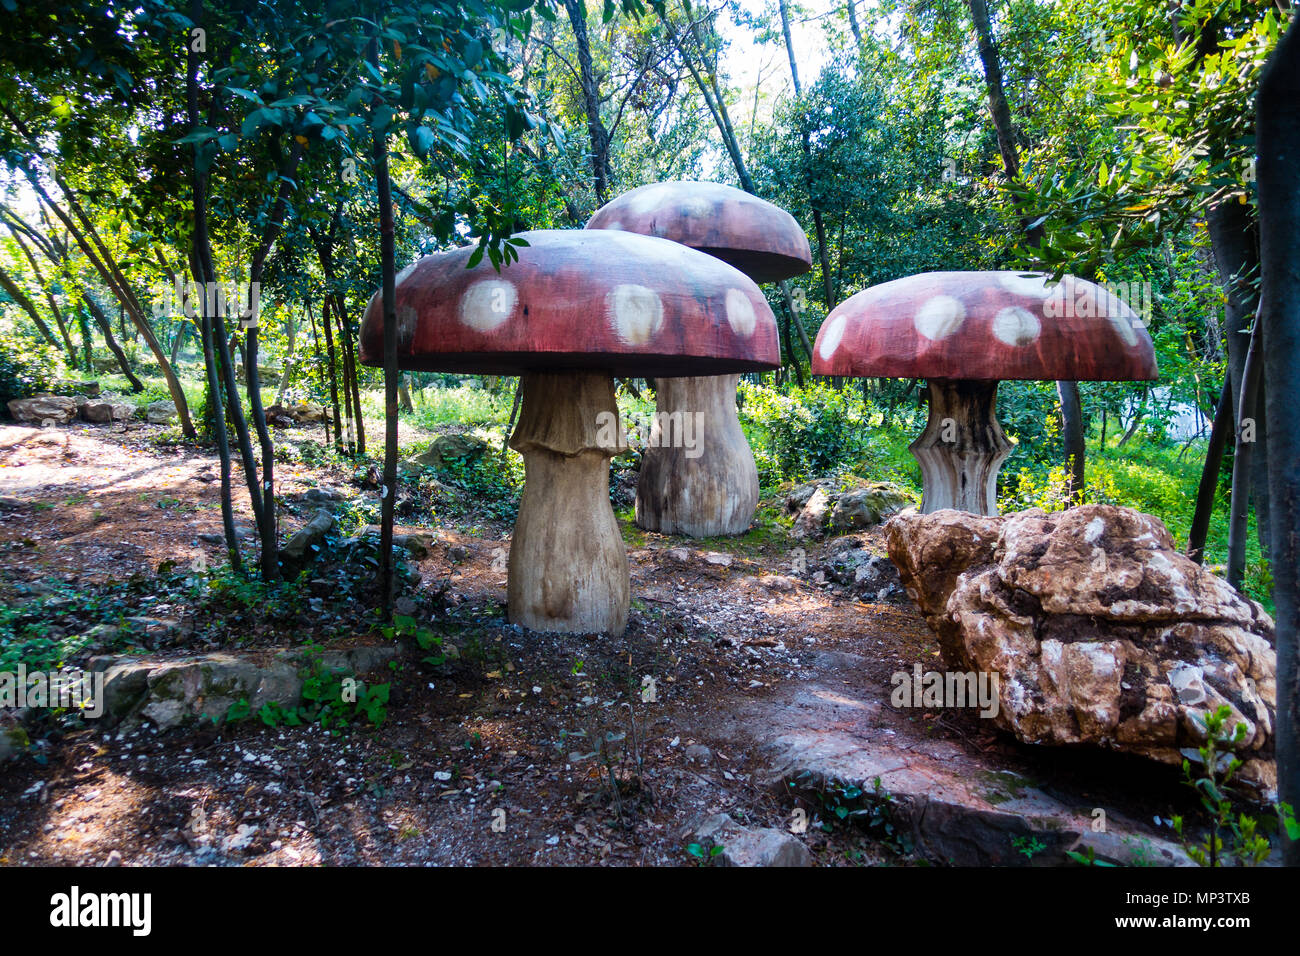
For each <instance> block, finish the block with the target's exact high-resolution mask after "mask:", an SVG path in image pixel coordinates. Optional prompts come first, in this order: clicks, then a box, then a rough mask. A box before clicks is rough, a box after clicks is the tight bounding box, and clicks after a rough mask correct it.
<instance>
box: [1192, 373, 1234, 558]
mask: <svg viewBox="0 0 1300 956" xmlns="http://www.w3.org/2000/svg"><path fill="white" fill-rule="evenodd" d="M1232 407H1233V401H1232V380H1231V379H1229V378H1228V377H1227V376H1226V375H1225V376H1224V378H1223V392H1222V393H1221V394H1220V395H1219V405H1218V408H1216V409H1215V412H1214V424H1213V425H1212V426H1211V427H1210V440H1209V443H1208V445H1207V446H1206V449H1205V465H1204V467H1203V468H1202V469H1201V483H1200V485H1199V486H1198V487H1197V489H1196V510H1195V511H1194V512H1193V514H1192V527H1191V530H1190V531H1188V533H1187V556H1188V557H1189V558H1191V559H1192V560H1193V561H1195V562H1196V563H1197V564H1201V563H1202V562H1204V560H1205V539H1206V537H1207V536H1208V535H1209V533H1210V517H1211V515H1213V514H1214V499H1215V498H1217V497H1218V494H1219V475H1220V472H1222V471H1223V449H1224V446H1226V445H1227V443H1228V435H1230V434H1231V433H1232Z"/></svg>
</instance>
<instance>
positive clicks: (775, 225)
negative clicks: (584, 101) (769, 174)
mask: <svg viewBox="0 0 1300 956" xmlns="http://www.w3.org/2000/svg"><path fill="white" fill-rule="evenodd" d="M587 228H588V229H621V230H623V231H624V232H637V233H640V234H641V235H643V236H659V237H661V238H663V239H671V240H672V241H673V242H680V243H681V244H682V245H684V246H690V247H691V248H692V249H699V250H700V251H701V252H707V253H708V254H709V255H711V256H715V257H716V258H718V259H721V260H722V261H723V262H729V263H731V264H732V265H733V266H735V267H736V268H737V269H739V270H740V271H741V272H743V273H745V275H747V276H749V277H750V278H751V279H753V280H754V281H755V282H775V281H776V280H778V279H789V278H790V277H791V276H797V275H802V274H803V273H805V272H807V271H808V270H809V269H810V268H812V251H811V250H810V249H809V248H808V237H807V236H806V235H804V231H803V230H802V229H800V228H799V224H798V223H797V222H795V220H794V217H793V216H791V215H790V214H789V213H788V212H786V211H785V210H784V209H781V208H780V207H778V206H774V205H772V204H771V203H770V202H767V201H766V200H763V199H759V198H758V197H757V196H751V195H750V194H749V193H747V192H742V191H741V190H739V189H736V188H734V187H732V186H724V185H722V184H721V183H698V182H688V181H679V182H667V183H655V184H653V185H650V186H641V187H639V188H637V189H633V190H630V191H629V192H625V193H624V194H623V195H621V196H619V197H618V198H617V199H614V200H611V201H610V202H608V203H606V204H605V205H604V206H601V207H600V208H599V209H597V210H596V214H595V215H594V216H592V217H591V221H590V222H588V223H587Z"/></svg>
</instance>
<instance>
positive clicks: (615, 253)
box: [361, 229, 780, 377]
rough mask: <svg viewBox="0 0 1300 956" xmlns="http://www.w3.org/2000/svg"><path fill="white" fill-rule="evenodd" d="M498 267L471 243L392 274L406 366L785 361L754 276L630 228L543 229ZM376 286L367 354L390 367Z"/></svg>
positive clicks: (516, 369)
mask: <svg viewBox="0 0 1300 956" xmlns="http://www.w3.org/2000/svg"><path fill="white" fill-rule="evenodd" d="M518 237H519V238H521V239H524V240H526V241H527V242H528V245H527V246H524V247H521V248H519V250H518V252H519V261H518V262H512V263H510V264H509V265H503V266H502V267H501V271H500V272H497V271H496V270H495V269H494V268H493V267H492V265H491V264H490V263H489V262H488V261H487V260H486V259H484V261H482V262H480V263H479V264H478V265H476V266H475V267H474V268H472V269H470V268H467V267H466V266H467V264H468V262H469V258H470V255H471V254H472V253H473V252H474V248H475V247H473V246H466V247H465V248H462V249H457V250H454V251H452V252H443V253H438V254H435V255H431V256H425V257H424V258H423V259H421V260H419V261H418V262H416V263H415V264H414V265H411V266H408V267H407V268H406V269H403V270H402V272H401V273H399V274H398V276H397V283H396V293H397V302H396V306H397V308H396V313H397V355H398V357H397V364H398V367H399V368H402V369H408V370H419V371H442V372H477V373H482V374H488V375H519V374H521V373H523V372H529V371H557V370H580V369H602V370H608V371H611V372H613V373H614V374H617V375H638V376H647V377H651V376H654V377H673V376H683V375H723V374H727V373H730V372H749V371H757V370H759V369H769V368H775V367H777V366H778V365H779V364H780V353H779V351H778V346H777V332H776V319H775V318H774V317H773V315H772V310H771V308H770V307H769V306H768V304H767V300H766V299H765V298H764V297H763V293H762V292H760V291H759V288H758V286H756V285H755V284H754V283H753V281H752V280H750V279H749V278H747V277H746V276H745V275H743V274H742V273H740V272H738V271H737V270H735V269H733V268H732V267H731V266H729V265H727V264H726V263H725V262H720V261H719V260H717V259H715V258H713V257H711V256H707V255H705V254H704V253H702V252H696V251H695V250H694V249H688V248H687V247H686V246H682V245H678V244H677V243H675V242H669V241H668V240H666V239H655V238H653V237H651V236H639V235H634V234H632V233H623V232H607V231H591V232H588V231H586V230H581V229H575V230H567V231H563V230H539V231H536V232H523V233H519V234H518ZM383 342H384V322H383V308H382V303H381V296H380V294H379V293H378V292H377V293H375V294H374V295H373V296H372V297H371V299H370V304H369V305H368V306H367V307H366V313H365V316H364V317H363V318H362V321H361V361H362V363H364V364H366V365H381V364H383Z"/></svg>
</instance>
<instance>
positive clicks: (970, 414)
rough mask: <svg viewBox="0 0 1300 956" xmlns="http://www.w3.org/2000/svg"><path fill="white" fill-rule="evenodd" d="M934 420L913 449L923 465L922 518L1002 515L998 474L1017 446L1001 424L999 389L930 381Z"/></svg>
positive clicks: (991, 384)
mask: <svg viewBox="0 0 1300 956" xmlns="http://www.w3.org/2000/svg"><path fill="white" fill-rule="evenodd" d="M928 385H929V388H930V417H929V420H928V421H927V422H926V424H925V431H923V432H922V433H921V436H920V437H919V438H917V439H916V441H914V442H912V444H911V445H910V446H909V447H910V449H911V452H912V454H913V455H915V456H916V460H917V461H918V462H920V464H921V512H922V513H923V514H930V513H931V512H933V511H938V510H940V509H941V508H954V509H956V510H957V511H969V512H971V513H973V514H977V515H996V514H997V513H998V468H1000V467H1001V465H1002V462H1003V461H1005V460H1006V457H1007V455H1009V454H1011V447H1012V446H1011V442H1009V441H1008V440H1007V436H1006V435H1005V434H1004V433H1003V431H1002V426H1001V425H1000V424H999V423H998V418H997V400H998V383H997V382H975V381H951V380H944V379H930V380H929V381H928Z"/></svg>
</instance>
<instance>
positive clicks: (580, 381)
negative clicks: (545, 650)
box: [506, 372, 631, 636]
mask: <svg viewBox="0 0 1300 956" xmlns="http://www.w3.org/2000/svg"><path fill="white" fill-rule="evenodd" d="M519 389H520V392H521V394H522V402H521V405H520V414H519V424H518V425H517V426H516V427H515V430H514V434H513V435H512V436H511V438H510V447H511V448H513V449H514V450H515V451H517V452H519V454H520V455H522V456H523V459H524V493H523V497H522V499H521V500H520V502H519V518H518V520H516V521H515V530H514V534H513V536H512V537H511V541H510V565H509V574H508V581H507V585H506V592H507V601H506V604H507V610H508V613H509V616H510V620H511V622H513V623H515V624H522V625H523V626H524V627H527V628H531V629H532V630H534V631H558V632H562V633H575V634H597V633H605V634H611V635H615V636H617V635H620V634H622V633H623V631H624V630H625V629H626V627H627V614H628V606H629V603H630V597H631V579H630V577H629V573H628V563H627V549H626V548H625V547H624V545H623V538H622V536H621V535H620V534H619V530H618V522H617V521H616V520H615V519H614V509H613V508H612V507H610V503H609V459H610V457H611V456H612V455H615V454H618V453H619V452H620V451H621V450H622V449H623V448H624V447H625V445H624V442H623V440H622V431H621V428H620V427H619V424H618V403H617V400H616V398H615V396H614V380H613V379H612V378H611V377H610V376H609V374H608V373H604V372H567V373H566V372H561V373H532V374H527V375H524V376H522V377H521V379H520V382H519ZM602 421H603V422H605V423H606V424H608V423H610V422H611V421H612V427H613V428H614V433H612V434H610V433H607V434H605V435H601V434H600V432H599V428H600V425H599V423H600V422H602Z"/></svg>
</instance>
